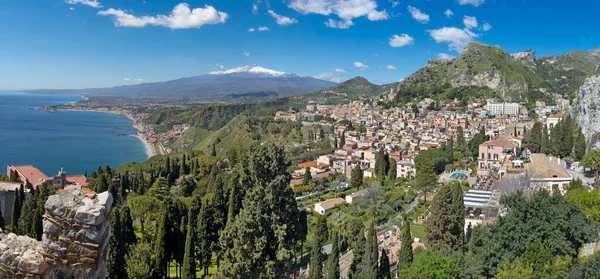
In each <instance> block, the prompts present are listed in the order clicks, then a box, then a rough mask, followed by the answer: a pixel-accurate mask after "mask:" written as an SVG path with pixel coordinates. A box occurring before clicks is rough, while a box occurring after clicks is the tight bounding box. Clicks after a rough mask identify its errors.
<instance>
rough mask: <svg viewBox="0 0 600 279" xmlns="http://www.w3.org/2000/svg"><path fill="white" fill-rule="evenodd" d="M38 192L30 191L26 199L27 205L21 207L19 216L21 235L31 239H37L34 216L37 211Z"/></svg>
mask: <svg viewBox="0 0 600 279" xmlns="http://www.w3.org/2000/svg"><path fill="white" fill-rule="evenodd" d="M37 195H38V193H37V192H33V191H30V193H29V195H27V198H26V199H25V203H24V204H23V205H22V206H21V214H20V216H19V221H18V222H19V225H18V227H19V229H18V232H19V234H21V235H27V236H29V237H31V238H36V233H35V229H34V222H33V221H34V220H33V219H34V215H35V212H36V210H37V207H38V205H37Z"/></svg>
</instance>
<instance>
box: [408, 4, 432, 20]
mask: <svg viewBox="0 0 600 279" xmlns="http://www.w3.org/2000/svg"><path fill="white" fill-rule="evenodd" d="M406 9H407V10H408V12H409V13H410V15H412V17H413V18H414V19H416V20H417V21H418V22H420V23H427V22H429V15H428V14H426V13H423V12H421V10H419V9H417V8H415V7H413V6H408V7H407V8H406Z"/></svg>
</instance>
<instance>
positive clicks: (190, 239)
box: [183, 208, 196, 279]
mask: <svg viewBox="0 0 600 279" xmlns="http://www.w3.org/2000/svg"><path fill="white" fill-rule="evenodd" d="M193 217H194V216H193V212H192V209H191V208H190V210H189V214H188V218H187V219H188V224H187V234H186V237H185V253H184V257H183V279H195V278H196V245H195V243H194V239H195V234H194V222H193V220H194V218H193Z"/></svg>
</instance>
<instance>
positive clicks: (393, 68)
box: [385, 65, 396, 71]
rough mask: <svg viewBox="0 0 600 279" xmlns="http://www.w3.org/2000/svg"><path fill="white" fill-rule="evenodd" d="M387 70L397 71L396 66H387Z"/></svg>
mask: <svg viewBox="0 0 600 279" xmlns="http://www.w3.org/2000/svg"><path fill="white" fill-rule="evenodd" d="M385 68H386V69H388V70H390V71H395V70H396V67H394V65H387V66H385Z"/></svg>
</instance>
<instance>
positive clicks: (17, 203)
mask: <svg viewBox="0 0 600 279" xmlns="http://www.w3.org/2000/svg"><path fill="white" fill-rule="evenodd" d="M20 217H21V197H20V194H19V189H18V188H15V198H14V202H13V208H12V215H11V220H10V225H11V228H12V232H13V233H17V232H18V231H19V218H20Z"/></svg>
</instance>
